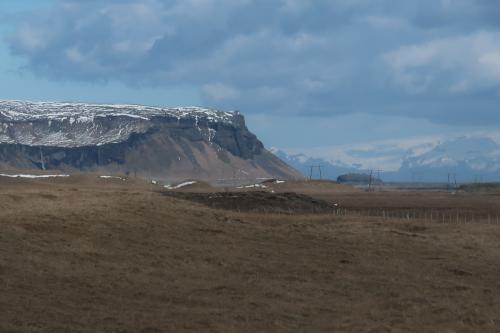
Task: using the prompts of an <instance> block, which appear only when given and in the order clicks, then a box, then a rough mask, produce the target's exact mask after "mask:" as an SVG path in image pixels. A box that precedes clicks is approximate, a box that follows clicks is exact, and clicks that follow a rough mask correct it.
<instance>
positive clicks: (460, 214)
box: [333, 208, 500, 225]
mask: <svg viewBox="0 0 500 333" xmlns="http://www.w3.org/2000/svg"><path fill="white" fill-rule="evenodd" d="M333 215H335V216H345V217H376V218H382V219H385V220H407V221H421V222H431V223H442V224H467V223H481V224H498V225H500V214H498V213H478V212H465V211H459V210H458V211H452V210H447V211H442V210H441V211H440V210H426V209H406V210H405V209H397V210H394V209H370V208H366V209H354V208H353V209H350V208H337V209H335V210H334V211H333Z"/></svg>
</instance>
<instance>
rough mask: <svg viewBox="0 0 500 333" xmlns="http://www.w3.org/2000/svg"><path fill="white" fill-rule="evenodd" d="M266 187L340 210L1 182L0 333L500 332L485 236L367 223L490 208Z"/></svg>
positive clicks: (76, 180) (447, 198)
mask: <svg viewBox="0 0 500 333" xmlns="http://www.w3.org/2000/svg"><path fill="white" fill-rule="evenodd" d="M272 190H273V191H275V192H276V195H277V197H272V200H278V201H279V200H281V199H280V198H281V196H280V195H281V194H280V193H282V192H283V193H284V192H297V193H303V194H305V195H307V196H310V197H311V198H312V201H311V202H314V201H318V202H319V201H321V204H324V202H328V203H337V204H338V205H339V207H341V208H342V209H345V210H346V211H348V212H353V213H352V214H347V216H340V215H336V214H334V213H333V212H332V213H330V212H327V211H321V212H319V213H316V214H312V213H310V212H308V211H301V212H295V211H294V207H295V205H296V204H297V202H296V201H292V204H290V205H289V206H288V207H287V206H286V205H287V201H286V200H285V201H284V202H281V201H280V203H279V205H284V206H283V207H285V208H286V209H280V210H277V211H274V212H273V211H272V210H271V211H269V210H267V211H258V209H257V210H255V209H243V210H242V209H233V208H234V205H232V204H231V205H225V206H224V205H222V206H217V207H218V208H217V209H215V208H211V207H209V206H210V205H209V204H207V202H206V199H203V200H197V201H196V202H194V201H193V200H191V198H190V197H189V196H186V197H184V198H179V197H176V196H171V195H165V194H164V193H162V192H164V191H163V190H161V189H160V188H159V187H152V186H151V185H150V184H148V183H145V182H141V181H121V180H118V179H98V178H97V177H95V176H92V175H81V176H74V177H70V178H68V179H48V180H20V179H5V178H0V295H1V297H0V332H183V331H186V332H334V331H356V332H389V331H413V332H478V331H479V332H498V331H500V316H499V315H498V314H499V313H500V280H499V277H500V265H499V264H498V263H499V262H500V225H499V224H496V223H493V222H492V223H487V221H486V220H482V221H479V220H480V219H477V220H478V221H477V222H475V223H472V221H471V222H469V223H464V222H462V223H451V222H450V223H440V222H439V221H438V220H436V221H435V222H431V221H430V220H429V219H427V220H426V219H417V218H415V219H410V220H408V219H399V218H397V217H392V218H383V217H376V216H370V215H375V214H370V213H369V212H374V211H379V210H384V211H385V210H386V211H393V212H398V211H412V212H414V211H415V212H418V211H434V212H438V211H440V212H444V211H449V212H454V213H456V212H460V213H461V214H465V215H466V214H470V213H472V214H476V215H477V216H487V215H488V214H490V215H491V216H493V215H495V214H500V208H499V207H500V196H497V195H494V194H488V193H457V194H455V195H452V194H450V193H447V192H438V191H429V192H425V191H386V192H375V193H368V192H363V191H359V190H354V189H352V188H349V187H345V186H339V185H335V184H333V183H328V182H312V183H303V182H297V183H285V184H281V185H276V186H274V187H273V188H272ZM213 191H214V189H207V188H204V189H203V190H200V191H198V192H205V193H212V192H213ZM221 191H222V190H221ZM183 192H189V190H188V189H185V190H183ZM224 192H227V189H226V191H224ZM239 192H241V191H239ZM256 195H258V194H253V195H252V196H251V198H252V200H253V201H248V204H247V206H245V205H243V206H242V207H250V208H252V207H254V206H255V205H256V204H258V203H259V202H260V201H259V200H261V199H262V198H259V199H258V200H255V196H256ZM266 198H267V199H266V200H270V199H269V198H268V197H266ZM293 198H294V200H306V201H307V199H304V198H307V197H301V196H298V197H293ZM297 198H298V199H297ZM238 200H248V199H247V198H246V197H242V198H239V199H238ZM278 201H276V202H278ZM301 202H302V201H301ZM311 202H308V203H307V205H311V204H313V203H311ZM252 205H254V206H252ZM280 207H281V206H280ZM306 207H309V206H306ZM354 212H356V213H359V214H358V215H355V214H354ZM363 212H365V213H366V214H365V215H363V214H362V213H363ZM394 216H397V215H396V214H395V215H394ZM465 221H466V220H465Z"/></svg>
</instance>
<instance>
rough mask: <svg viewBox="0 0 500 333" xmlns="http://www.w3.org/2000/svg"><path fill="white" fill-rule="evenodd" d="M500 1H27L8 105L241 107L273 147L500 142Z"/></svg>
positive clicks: (12, 30)
mask: <svg viewBox="0 0 500 333" xmlns="http://www.w3.org/2000/svg"><path fill="white" fill-rule="evenodd" d="M499 17H500V1H498V0H407V1H394V0H314V1H307V0H86V1H81V0H78V1H77V0H18V1H2V2H1V4H0V22H1V23H0V32H1V34H2V38H1V39H0V71H1V75H0V99H28V100H58V101H85V102H106V103H140V104H150V105H165V106H177V105H203V106H210V107H216V108H222V109H226V110H233V109H237V110H240V111H242V112H243V113H244V114H245V115H246V116H247V120H248V123H249V127H250V129H251V130H253V131H254V132H256V133H257V134H258V135H259V136H260V137H261V138H262V139H263V141H264V142H265V144H266V145H267V146H277V147H281V148H298V149H304V150H308V149H313V148H314V147H326V146H334V145H345V144H356V143H366V142H377V141H381V142H383V141H387V140H396V141H397V140H401V141H405V140H417V139H418V140H421V138H424V137H435V136H436V135H439V136H447V135H449V136H456V135H457V134H458V135H461V134H471V133H479V132H488V133H489V132H492V133H495V132H499V131H500V103H499V97H500V20H498V18H499Z"/></svg>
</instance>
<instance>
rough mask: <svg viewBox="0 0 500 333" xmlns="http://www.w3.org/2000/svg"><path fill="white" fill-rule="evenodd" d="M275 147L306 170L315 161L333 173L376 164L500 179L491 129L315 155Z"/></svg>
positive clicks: (419, 174)
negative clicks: (485, 131) (454, 136)
mask: <svg viewBox="0 0 500 333" xmlns="http://www.w3.org/2000/svg"><path fill="white" fill-rule="evenodd" d="M274 152H275V154H276V155H277V156H278V157H280V158H282V159H283V160H284V161H286V162H287V163H289V164H290V165H292V166H294V167H295V168H296V169H298V170H300V171H302V172H304V173H305V174H306V175H309V170H310V168H309V166H310V165H313V164H315V165H318V164H321V165H323V169H324V170H327V171H326V172H325V173H324V175H326V176H327V177H328V178H331V179H335V178H336V177H337V176H338V175H340V174H344V173H347V172H360V171H363V172H366V171H370V170H371V171H374V172H376V173H377V174H381V177H382V178H383V179H384V180H386V181H419V182H446V181H447V178H448V175H450V176H452V177H456V178H457V181H461V182H466V181H479V180H482V181H494V180H500V144H499V142H498V141H497V140H496V139H495V138H493V137H490V136H485V135H476V136H464V137H458V138H431V139H419V140H408V141H401V142H397V141H391V142H387V141H386V142H382V143H371V144H366V145H351V146H344V147H329V148H322V149H313V150H310V152H309V153H310V155H308V154H305V153H302V154H300V153H297V152H296V150H292V151H291V152H287V153H285V152H283V151H280V150H277V149H275V150H274ZM322 155H323V156H322ZM311 156H314V157H311Z"/></svg>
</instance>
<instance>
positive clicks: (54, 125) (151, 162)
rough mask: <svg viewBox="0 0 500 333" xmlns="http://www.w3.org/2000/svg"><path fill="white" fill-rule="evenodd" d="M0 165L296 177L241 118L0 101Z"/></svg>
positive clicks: (188, 110) (166, 175)
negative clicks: (266, 147)
mask: <svg viewBox="0 0 500 333" xmlns="http://www.w3.org/2000/svg"><path fill="white" fill-rule="evenodd" d="M0 166H1V167H3V168H9V169H34V168H37V169H57V170H66V171H72V170H75V171H76V170H79V171H99V172H110V173H111V172H113V173H128V174H133V175H137V176H142V177H155V178H157V179H164V180H169V181H174V180H178V179H185V178H196V179H204V180H209V181H215V180H221V179H226V180H229V179H235V178H236V179H255V178H267V177H271V178H299V177H301V175H300V173H298V172H297V171H295V170H294V169H292V168H291V167H289V166H288V165H287V164H285V163H284V162H282V161H281V160H279V159H278V158H276V157H275V156H274V155H273V154H271V153H270V152H268V151H267V150H266V149H265V148H264V145H263V144H262V143H261V142H260V141H259V140H258V139H257V137H256V136H255V135H254V134H252V133H251V132H250V131H249V130H248V129H247V127H246V125H245V119H244V117H243V115H242V114H240V113H239V112H224V111H218V110H213V109H207V108H200V107H180V108H161V107H150V106H141V105H97V104H84V103H52V102H23V101H0Z"/></svg>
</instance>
